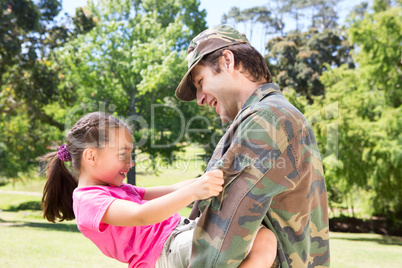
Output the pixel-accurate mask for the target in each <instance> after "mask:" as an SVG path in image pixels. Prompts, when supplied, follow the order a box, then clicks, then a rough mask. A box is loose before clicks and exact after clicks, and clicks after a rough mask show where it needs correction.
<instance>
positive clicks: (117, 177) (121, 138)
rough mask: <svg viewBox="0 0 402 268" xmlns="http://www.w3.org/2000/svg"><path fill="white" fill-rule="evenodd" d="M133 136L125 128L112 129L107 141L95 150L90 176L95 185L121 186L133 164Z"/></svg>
mask: <svg viewBox="0 0 402 268" xmlns="http://www.w3.org/2000/svg"><path fill="white" fill-rule="evenodd" d="M132 151H133V138H132V137H131V134H130V132H129V131H128V130H127V129H126V128H118V129H112V130H111V131H110V138H109V142H107V143H106V145H105V147H104V148H100V149H97V150H96V154H95V163H94V168H93V169H92V170H91V173H92V174H90V177H91V178H92V179H93V180H94V181H93V182H95V183H96V185H113V186H121V184H122V183H123V181H124V179H125V178H126V174H127V172H128V171H129V170H130V168H131V167H132V166H133V165H134V162H133V161H132V159H131V152H132Z"/></svg>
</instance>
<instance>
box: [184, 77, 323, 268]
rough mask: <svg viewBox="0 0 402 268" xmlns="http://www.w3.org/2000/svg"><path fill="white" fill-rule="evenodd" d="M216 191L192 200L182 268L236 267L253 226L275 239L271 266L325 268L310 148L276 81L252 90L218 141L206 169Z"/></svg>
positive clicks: (314, 155)
mask: <svg viewBox="0 0 402 268" xmlns="http://www.w3.org/2000/svg"><path fill="white" fill-rule="evenodd" d="M216 168H220V169H221V170H223V171H224V179H225V183H224V190H223V191H222V193H221V194H220V195H219V196H217V197H213V198H210V199H208V200H204V201H201V202H199V201H197V202H196V204H195V205H194V208H193V211H192V212H191V215H190V217H191V218H194V217H196V216H198V215H199V213H201V214H200V219H199V221H198V223H197V227H196V229H195V232H194V238H193V248H192V257H191V264H190V267H200V268H201V267H202V268H206V267H207V268H209V267H237V266H239V265H240V263H241V261H242V260H243V259H244V258H245V257H246V252H248V248H249V246H250V241H251V239H252V238H253V236H254V234H255V233H256V230H257V229H258V227H259V226H260V224H261V222H262V223H263V224H264V225H265V226H267V227H268V228H269V229H270V230H272V231H273V232H274V233H275V235H276V237H277V239H278V252H277V257H276V261H275V264H276V265H277V266H278V264H279V266H281V267H317V266H329V262H330V256H329V230H328V214H327V213H328V204H327V203H328V200H327V192H326V187H325V181H324V174H323V168H322V163H321V159H320V153H319V151H318V147H317V143H316V140H315V137H314V134H313V131H312V129H311V126H310V124H309V123H308V122H307V120H306V118H305V117H304V116H303V115H302V114H301V113H300V112H299V111H298V110H297V109H296V108H295V107H294V106H293V105H292V104H290V103H289V102H288V101H287V99H286V98H285V97H284V96H283V95H282V93H281V92H280V89H279V87H278V85H277V84H275V83H269V84H265V85H263V86H262V87H260V88H258V89H257V90H256V91H255V92H254V93H253V94H252V95H251V96H250V97H249V99H248V100H247V101H246V103H245V104H244V105H243V107H242V109H241V111H240V112H239V113H238V115H237V116H236V118H235V119H234V121H233V123H232V124H231V125H230V126H229V127H228V129H227V131H226V133H225V135H224V136H223V137H222V139H221V140H220V142H219V144H218V146H217V148H216V149H215V151H214V154H213V156H212V158H211V160H210V162H209V164H208V167H207V170H213V169H216Z"/></svg>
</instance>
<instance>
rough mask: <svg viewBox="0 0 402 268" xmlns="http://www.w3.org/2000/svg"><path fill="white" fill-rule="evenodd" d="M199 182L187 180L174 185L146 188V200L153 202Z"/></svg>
mask: <svg viewBox="0 0 402 268" xmlns="http://www.w3.org/2000/svg"><path fill="white" fill-rule="evenodd" d="M195 181H197V179H190V180H185V181H181V182H178V183H175V184H172V185H166V186H164V185H162V186H153V187H146V188H145V194H144V200H152V199H155V198H158V197H161V196H164V195H167V194H170V193H171V192H174V191H177V190H178V189H180V188H182V187H184V186H187V185H189V184H192V183H194V182H195Z"/></svg>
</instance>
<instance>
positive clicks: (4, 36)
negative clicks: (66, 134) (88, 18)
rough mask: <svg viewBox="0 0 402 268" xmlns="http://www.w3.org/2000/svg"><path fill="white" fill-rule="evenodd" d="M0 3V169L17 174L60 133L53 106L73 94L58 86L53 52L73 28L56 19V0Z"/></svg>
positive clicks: (66, 101) (65, 102)
mask: <svg viewBox="0 0 402 268" xmlns="http://www.w3.org/2000/svg"><path fill="white" fill-rule="evenodd" d="M0 6H1V7H2V10H3V11H2V12H1V13H0V128H1V129H2V132H1V133H0V174H1V175H4V176H7V177H17V176H18V172H19V171H21V172H23V171H27V170H28V167H29V166H30V165H31V163H32V162H35V161H36V158H37V156H38V155H40V154H43V153H44V152H45V151H46V147H49V146H51V143H52V141H56V140H59V139H60V137H61V131H62V130H63V129H64V123H63V121H60V120H58V119H57V116H55V114H54V111H55V110H56V111H57V110H58V109H63V108H65V107H67V106H68V105H69V104H71V102H72V101H73V100H74V99H75V97H74V90H73V89H72V88H71V87H60V86H59V85H60V83H61V81H62V80H63V71H62V70H61V68H60V66H59V65H58V64H57V59H55V58H54V54H53V51H55V50H56V49H57V48H58V47H60V46H61V45H62V44H64V43H65V42H67V41H68V40H69V39H70V38H72V37H74V36H75V34H74V33H75V32H74V29H68V28H67V27H66V26H65V25H64V24H63V23H58V22H56V21H55V17H56V16H57V15H58V13H59V12H60V10H61V3H60V1H57V0H41V1H39V2H38V3H37V4H36V3H35V2H33V1H28V0H13V1H6V0H1V1H0ZM77 25H78V24H77ZM55 104H56V106H57V108H56V109H55V108H54V106H55ZM56 114H57V113H56ZM39 137H40V138H39Z"/></svg>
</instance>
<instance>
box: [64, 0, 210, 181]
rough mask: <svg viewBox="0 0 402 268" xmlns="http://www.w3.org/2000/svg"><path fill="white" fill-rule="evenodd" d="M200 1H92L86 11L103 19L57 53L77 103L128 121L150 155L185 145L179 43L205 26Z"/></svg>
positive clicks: (167, 155) (139, 145)
mask: <svg viewBox="0 0 402 268" xmlns="http://www.w3.org/2000/svg"><path fill="white" fill-rule="evenodd" d="M133 4H134V6H132V5H133ZM198 6H199V2H198V1H197V0H181V1H173V0H168V1H160V0H159V1H155V0H143V1H136V2H133V1H130V0H127V1H117V0H116V1H98V2H96V3H95V2H92V3H89V6H88V10H89V12H90V13H91V14H92V16H94V17H96V18H97V20H98V21H99V23H98V24H97V26H96V27H95V28H94V29H93V30H92V31H90V32H88V33H87V34H86V35H82V36H80V37H78V38H77V39H75V40H73V41H72V42H70V43H69V44H68V45H66V46H65V47H64V49H63V50H62V51H61V52H60V57H61V58H62V59H63V62H64V63H65V64H66V66H65V68H66V70H68V72H67V77H68V78H67V79H66V81H68V83H72V84H73V86H74V88H76V90H77V93H78V95H79V96H80V100H79V101H78V103H77V105H78V104H80V105H85V104H86V105H87V106H88V107H90V106H91V105H92V104H93V103H98V105H97V106H95V107H93V108H94V109H96V110H99V109H100V108H101V107H100V106H102V107H105V108H102V109H105V110H106V111H108V112H111V113H114V114H115V115H117V116H122V117H125V118H128V119H129V120H131V121H132V122H133V123H135V128H134V132H135V135H134V137H135V139H136V141H135V142H136V146H137V150H139V151H140V152H147V153H149V154H150V155H151V157H152V158H153V159H154V158H155V157H157V156H158V155H159V156H162V157H163V158H164V159H172V158H173V157H172V153H173V152H174V151H178V150H180V149H181V147H182V145H180V143H179V141H181V140H180V139H182V138H183V137H184V133H183V131H184V126H183V120H184V123H185V118H188V117H191V114H188V113H187V112H186V111H189V110H188V109H187V110H185V109H180V110H179V109H177V108H176V107H178V106H179V107H180V105H181V104H179V103H178V100H176V99H175V98H174V91H175V89H176V86H177V85H178V83H179V82H180V80H181V77H182V74H183V73H185V72H186V68H187V67H186V61H185V58H184V56H185V51H183V50H182V48H183V47H184V44H188V43H189V41H190V40H191V38H192V37H193V35H194V34H197V33H198V31H200V27H204V28H205V21H204V19H203V18H204V16H205V11H199V10H198ZM193 18H195V19H194V20H193ZM183 22H184V23H187V24H183ZM186 47H187V46H186ZM192 105H195V104H192ZM83 112H85V111H80V112H77V115H80V114H82V113H83ZM129 182H130V183H135V169H132V171H131V172H130V173H129Z"/></svg>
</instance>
